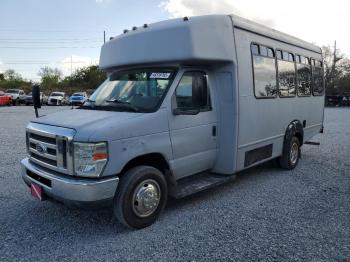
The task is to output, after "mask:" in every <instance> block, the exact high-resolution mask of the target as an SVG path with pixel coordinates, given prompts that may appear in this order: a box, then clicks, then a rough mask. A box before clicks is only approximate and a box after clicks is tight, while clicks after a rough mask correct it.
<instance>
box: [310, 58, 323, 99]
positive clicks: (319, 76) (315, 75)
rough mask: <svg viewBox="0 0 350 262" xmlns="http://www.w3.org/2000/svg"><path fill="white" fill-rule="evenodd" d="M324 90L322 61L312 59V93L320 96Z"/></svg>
mask: <svg viewBox="0 0 350 262" xmlns="http://www.w3.org/2000/svg"><path fill="white" fill-rule="evenodd" d="M323 92H324V86H323V68H322V62H321V61H318V60H314V59H312V94H313V95H314V96H321V95H323Z"/></svg>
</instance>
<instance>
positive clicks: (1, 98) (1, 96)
mask: <svg viewBox="0 0 350 262" xmlns="http://www.w3.org/2000/svg"><path fill="white" fill-rule="evenodd" d="M11 104H12V97H11V96H10V95H6V94H5V93H4V92H3V91H0V106H10V105H11Z"/></svg>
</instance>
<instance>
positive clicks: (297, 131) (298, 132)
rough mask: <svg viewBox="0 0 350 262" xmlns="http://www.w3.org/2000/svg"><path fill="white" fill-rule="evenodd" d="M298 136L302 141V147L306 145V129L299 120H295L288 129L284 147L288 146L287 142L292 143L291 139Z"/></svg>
mask: <svg viewBox="0 0 350 262" xmlns="http://www.w3.org/2000/svg"><path fill="white" fill-rule="evenodd" d="M293 136H296V137H297V138H298V139H299V141H300V146H302V145H303V143H304V129H303V125H302V124H301V122H300V121H299V120H293V121H292V122H291V123H290V124H289V125H288V127H287V129H286V133H285V135H284V142H283V145H285V144H286V141H290V139H291V138H292V137H293Z"/></svg>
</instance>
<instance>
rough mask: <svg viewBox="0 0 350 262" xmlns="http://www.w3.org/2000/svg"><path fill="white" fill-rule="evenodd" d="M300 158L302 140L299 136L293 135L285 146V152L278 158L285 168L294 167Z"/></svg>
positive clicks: (281, 165)
mask: <svg viewBox="0 0 350 262" xmlns="http://www.w3.org/2000/svg"><path fill="white" fill-rule="evenodd" d="M299 158H300V141H299V139H298V138H297V137H295V136H293V137H292V138H291V139H289V141H286V143H285V144H284V147H283V154H282V156H281V157H280V158H279V159H278V160H279V165H280V167H282V168H283V169H287V170H291V169H294V168H295V167H296V166H297V164H298V162H299Z"/></svg>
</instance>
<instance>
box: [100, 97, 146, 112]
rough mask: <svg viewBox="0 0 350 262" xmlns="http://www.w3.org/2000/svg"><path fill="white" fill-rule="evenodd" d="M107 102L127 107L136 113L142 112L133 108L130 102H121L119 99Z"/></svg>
mask: <svg viewBox="0 0 350 262" xmlns="http://www.w3.org/2000/svg"><path fill="white" fill-rule="evenodd" d="M106 102H107V103H114V104H118V105H122V106H125V107H126V108H128V109H131V110H132V111H134V112H139V111H140V110H139V109H138V108H137V107H136V106H133V105H132V104H131V103H130V102H126V101H120V100H118V99H113V100H107V101H106Z"/></svg>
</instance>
